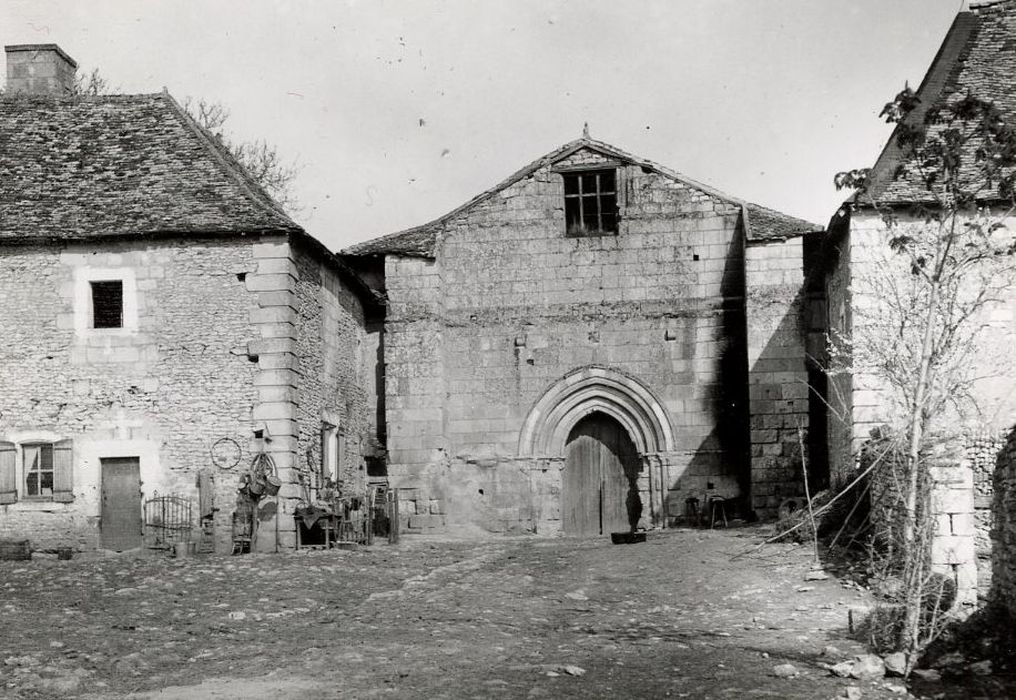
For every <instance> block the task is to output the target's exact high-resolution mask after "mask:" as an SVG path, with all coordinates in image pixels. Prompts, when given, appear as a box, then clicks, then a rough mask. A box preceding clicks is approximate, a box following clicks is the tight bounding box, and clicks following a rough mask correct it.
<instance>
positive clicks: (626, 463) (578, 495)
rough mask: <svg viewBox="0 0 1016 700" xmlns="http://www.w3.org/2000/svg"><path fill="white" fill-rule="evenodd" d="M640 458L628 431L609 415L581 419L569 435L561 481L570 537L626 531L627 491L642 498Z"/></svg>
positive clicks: (563, 516) (564, 521) (564, 524)
mask: <svg viewBox="0 0 1016 700" xmlns="http://www.w3.org/2000/svg"><path fill="white" fill-rule="evenodd" d="M639 464H640V462H639V456H638V452H637V450H636V447H635V444H634V443H633V442H632V439H631V437H630V436H629V435H628V431H627V430H625V428H624V426H622V425H621V424H620V423H619V422H618V421H617V420H615V419H614V418H612V417H610V416H608V415H607V414H606V413H601V412H599V411H594V412H593V413H590V414H589V415H587V416H585V417H583V418H581V419H580V420H579V421H578V422H577V423H576V424H575V426H574V427H573V428H572V429H571V431H570V432H569V434H568V439H567V441H566V443H565V464H564V474H563V480H562V484H561V521H562V523H561V524H562V529H563V530H564V533H565V534H566V535H602V534H605V533H608V532H624V531H627V530H628V529H629V527H630V525H629V520H628V504H629V503H630V500H629V492H632V491H633V492H634V493H633V497H634V498H638V486H637V481H636V480H637V479H638V473H639Z"/></svg>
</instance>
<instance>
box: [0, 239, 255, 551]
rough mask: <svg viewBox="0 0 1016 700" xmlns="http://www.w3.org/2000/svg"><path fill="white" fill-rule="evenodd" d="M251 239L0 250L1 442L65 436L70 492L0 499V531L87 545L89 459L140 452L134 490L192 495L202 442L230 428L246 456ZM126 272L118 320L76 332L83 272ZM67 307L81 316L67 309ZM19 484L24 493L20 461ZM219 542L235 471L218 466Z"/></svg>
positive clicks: (91, 523) (94, 531)
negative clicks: (0, 303)
mask: <svg viewBox="0 0 1016 700" xmlns="http://www.w3.org/2000/svg"><path fill="white" fill-rule="evenodd" d="M254 247H255V246H254V245H252V242H251V241H250V240H246V241H245V240H231V241H227V240H214V241H213V240H190V241H188V242H187V244H186V245H181V244H180V243H179V242H169V241H167V242H162V243H151V242H150V243H141V242H123V243H106V244H102V245H101V246H88V247H86V246H83V245H65V246H52V247H45V246H35V247H7V248H4V249H3V250H2V252H0V298H2V299H3V300H4V313H3V314H0V334H2V336H3V337H4V344H3V348H2V351H0V367H2V371H3V381H2V382H0V439H3V440H8V441H14V442H17V443H23V442H28V441H35V440H44V441H55V440H59V439H65V438H70V439H73V441H74V442H73V449H74V473H73V479H74V484H73V488H74V500H73V502H71V503H55V502H52V501H34V502H32V501H28V500H26V499H24V498H23V497H22V498H21V499H20V500H19V501H18V502H17V503H14V504H12V505H7V506H0V536H2V537H27V538H29V539H31V540H32V543H33V546H35V547H37V548H45V547H52V546H58V545H59V546H68V545H70V546H75V547H78V548H81V549H86V548H94V547H96V546H97V545H98V537H99V512H100V510H99V476H100V470H99V459H101V458H103V457H123V456H138V457H140V462H141V480H142V484H141V490H142V493H143V495H144V497H146V498H147V497H150V496H152V495H154V494H156V493H158V494H169V493H179V494H182V495H184V496H187V497H191V498H194V499H195V504H196V488H195V478H196V472H197V470H198V469H200V468H207V467H211V464H210V458H209V448H210V446H211V444H212V443H213V442H214V441H215V440H216V439H218V438H220V437H232V438H234V439H236V440H237V441H238V442H239V444H240V445H241V449H242V451H243V453H242V456H241V466H242V465H245V464H246V463H247V462H248V461H249V459H250V457H251V452H250V450H251V444H250V443H249V438H250V435H251V410H252V407H253V406H254V404H255V403H256V402H257V399H258V397H257V393H256V389H255V387H254V379H255V376H256V375H257V373H258V366H257V365H256V364H254V363H253V362H252V361H251V359H250V358H249V356H248V352H247V345H246V344H247V342H248V341H250V340H252V339H253V338H254V336H253V335H252V325H251V315H252V314H254V313H257V310H258V305H257V295H256V294H254V293H252V292H251V290H250V289H248V287H247V284H246V283H245V277H246V275H247V274H248V272H250V271H252V270H253V269H254V267H255V265H256V263H255V262H254V250H253V249H254ZM96 271H98V272H97V273H96V274H98V276H99V278H100V279H102V278H108V275H109V274H116V275H121V276H122V277H123V278H124V289H125V298H127V297H129V298H131V299H132V301H131V302H128V306H130V305H133V311H132V310H131V309H128V311H127V314H128V316H130V315H131V314H134V318H133V319H131V318H126V319H125V325H129V324H132V325H133V326H134V327H133V328H125V329H99V330H95V329H85V328H82V327H81V322H80V321H81V316H80V314H81V313H82V309H81V305H82V303H83V299H82V298H81V291H82V283H83V281H84V289H86V290H87V281H86V280H87V279H88V276H89V274H90V273H93V272H96ZM76 314H77V315H76ZM18 475H19V481H20V483H19V492H20V494H22V495H23V493H24V482H23V472H22V471H21V465H20V464H19V472H18ZM213 476H214V480H215V506H216V507H217V508H219V509H220V510H219V512H218V514H217V517H216V523H217V535H218V539H219V542H218V544H219V546H220V547H223V546H226V542H227V540H228V536H229V518H228V516H229V513H230V512H231V510H232V502H233V497H234V494H235V487H236V478H237V474H236V473H235V471H224V470H215V472H214V475H213Z"/></svg>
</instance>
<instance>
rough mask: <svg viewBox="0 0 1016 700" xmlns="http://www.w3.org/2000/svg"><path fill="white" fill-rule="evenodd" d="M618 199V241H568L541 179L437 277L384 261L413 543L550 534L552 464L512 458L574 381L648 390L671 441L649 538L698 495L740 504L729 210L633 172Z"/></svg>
mask: <svg viewBox="0 0 1016 700" xmlns="http://www.w3.org/2000/svg"><path fill="white" fill-rule="evenodd" d="M601 161H602V158H601V157H600V156H599V155H598V154H595V153H593V152H579V153H577V154H575V155H574V156H572V157H571V158H570V159H569V160H568V161H566V162H563V163H560V164H558V165H559V166H564V167H567V166H569V165H575V164H579V163H582V164H587V165H595V164H597V163H600V162H601ZM618 190H619V193H620V194H619V198H618V199H619V209H620V216H619V221H620V231H619V233H618V234H617V235H606V236H595V237H568V236H566V235H565V221H564V207H563V184H562V178H561V175H560V174H559V173H557V172H555V171H554V170H553V169H551V168H549V167H548V168H544V169H541V170H538V171H536V172H535V173H533V174H532V175H530V176H529V177H527V178H525V179H524V180H522V181H520V182H518V183H516V184H514V185H511V186H509V187H508V188H506V189H505V190H504V191H502V192H499V193H497V194H495V195H493V196H492V197H490V198H489V199H487V200H485V201H482V202H481V203H479V204H477V205H476V206H474V207H472V208H470V209H469V210H467V211H464V212H462V213H461V214H460V215H459V216H457V217H456V218H455V219H453V220H452V221H450V222H449V223H448V224H447V225H446V227H445V229H444V230H443V231H442V232H441V233H440V234H439V243H438V247H437V254H436V260H423V259H413V258H392V257H390V258H389V260H388V263H387V269H386V280H387V286H388V295H389V300H390V308H389V315H388V326H387V335H386V338H385V343H386V362H387V368H386V377H387V403H388V410H387V416H388V430H389V449H390V461H391V467H390V469H391V474H392V475H393V476H394V477H395V479H393V485H395V486H401V488H402V494H403V500H404V503H403V514H404V515H406V514H408V517H407V524H408V525H409V526H410V528H411V529H413V528H415V527H428V526H434V527H440V526H442V525H444V524H446V523H448V524H454V525H459V526H475V527H479V528H483V529H486V530H491V531H499V532H506V531H518V532H532V531H539V532H554V531H556V530H557V529H559V528H560V511H559V505H560V485H561V481H560V473H561V469H562V467H563V454H555V455H549V454H547V455H544V454H540V455H532V456H529V457H525V458H521V457H520V456H519V441H520V430H521V428H522V425H523V422H524V421H525V420H526V417H527V415H528V414H529V412H530V410H531V408H532V407H533V406H534V404H535V403H536V402H537V400H538V399H539V398H540V397H541V395H543V393H544V392H546V391H548V389H549V388H550V387H552V386H554V385H555V383H557V382H559V381H561V380H562V378H563V377H565V376H566V375H567V374H568V373H570V372H574V371H576V370H578V369H580V368H583V367H593V366H600V367H605V368H609V369H610V370H611V371H614V372H617V373H621V374H623V375H624V376H626V377H631V381H633V382H637V383H639V384H640V385H642V386H644V387H647V388H648V390H649V391H650V392H651V393H652V394H653V395H654V396H655V397H656V398H657V399H658V401H659V403H660V405H661V406H662V407H663V409H662V410H663V411H664V412H665V414H666V419H667V421H668V422H669V423H670V424H671V425H672V427H673V432H674V442H675V449H674V450H673V451H672V452H669V453H666V454H657V455H644V456H643V458H644V462H645V464H644V470H643V476H642V478H641V479H640V489H641V490H642V498H643V503H644V506H645V507H644V512H643V520H644V523H646V524H654V523H655V524H662V523H663V522H664V521H665V520H667V519H670V520H673V519H674V518H676V517H679V516H681V515H683V513H684V501H685V499H686V498H687V497H689V496H696V497H699V498H701V497H702V496H703V495H704V492H705V491H706V489H707V487H712V489H713V491H714V492H719V493H722V494H723V495H726V496H729V497H731V498H735V497H739V496H743V495H745V493H746V488H745V486H746V482H745V478H744V477H745V475H746V469H747V464H746V437H747V416H746V409H747V407H746V397H745V396H744V389H743V387H744V385H745V371H746V369H745V347H744V342H743V337H744V316H743V309H742V296H743V286H744V280H743V242H742V234H741V231H740V228H739V224H738V222H739V216H740V208H739V207H738V206H736V205H732V204H730V203H728V202H726V201H723V200H721V199H718V198H715V197H713V196H711V195H709V194H707V193H705V192H702V191H700V190H697V189H695V188H693V187H691V186H688V185H686V184H683V183H680V182H675V181H674V180H671V179H670V178H666V177H663V176H661V175H658V174H655V173H653V172H644V171H643V170H642V169H641V168H638V167H627V166H622V167H620V168H618Z"/></svg>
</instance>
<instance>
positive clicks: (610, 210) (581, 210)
mask: <svg viewBox="0 0 1016 700" xmlns="http://www.w3.org/2000/svg"><path fill="white" fill-rule="evenodd" d="M562 176H563V177H564V216H565V222H566V225H567V228H566V232H567V234H568V235H569V236H603V235H608V234H616V233H617V176H616V172H615V171H614V170H582V171H578V172H566V173H562Z"/></svg>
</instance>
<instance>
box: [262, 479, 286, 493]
mask: <svg viewBox="0 0 1016 700" xmlns="http://www.w3.org/2000/svg"><path fill="white" fill-rule="evenodd" d="M264 486H265V495H266V496H274V495H276V494H277V493H278V492H279V489H280V488H282V479H280V478H279V477H277V476H275V475H274V474H270V475H269V476H268V477H267V478H265V484H264Z"/></svg>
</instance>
